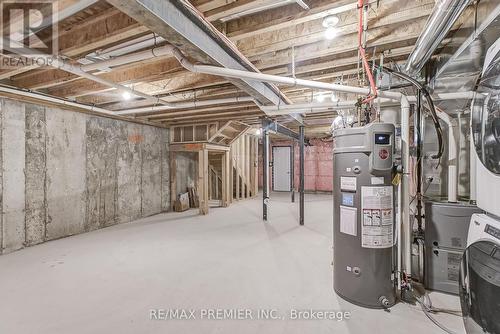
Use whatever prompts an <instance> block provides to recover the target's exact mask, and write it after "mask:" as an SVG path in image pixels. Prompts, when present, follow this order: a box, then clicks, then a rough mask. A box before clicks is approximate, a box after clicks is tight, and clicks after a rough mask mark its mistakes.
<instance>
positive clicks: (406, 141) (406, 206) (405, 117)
mask: <svg viewBox="0 0 500 334" xmlns="http://www.w3.org/2000/svg"><path fill="white" fill-rule="evenodd" d="M401 163H402V165H403V179H402V183H401V230H402V231H401V232H402V235H403V237H402V240H401V241H402V250H403V254H404V257H403V265H402V267H403V269H404V272H405V273H406V275H407V276H408V277H411V247H412V235H413V230H412V226H411V225H410V182H411V180H410V179H411V178H410V103H409V102H408V99H407V98H406V96H404V95H402V96H401Z"/></svg>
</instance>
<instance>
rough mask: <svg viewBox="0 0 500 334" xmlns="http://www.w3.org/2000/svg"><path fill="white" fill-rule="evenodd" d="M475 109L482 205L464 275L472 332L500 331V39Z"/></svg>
mask: <svg viewBox="0 0 500 334" xmlns="http://www.w3.org/2000/svg"><path fill="white" fill-rule="evenodd" d="M477 91H478V93H481V94H482V96H480V98H476V99H475V100H474V103H473V106H472V112H471V118H472V122H471V123H472V135H473V139H474V147H475V152H473V153H472V154H474V156H475V165H476V173H475V177H476V196H477V206H478V207H479V208H480V209H482V210H484V211H485V212H486V213H485V214H474V215H472V218H471V223H470V225H469V233H468V236H467V246H468V247H467V249H466V250H465V252H464V255H463V257H462V262H461V268H460V275H459V293H460V303H461V306H462V315H463V319H464V325H465V329H466V331H467V333H468V334H476V333H477V334H479V333H481V334H483V333H492V334H500V39H499V40H497V42H496V43H494V44H493V46H492V47H491V48H490V49H489V50H488V53H487V55H486V59H485V65H484V68H483V73H482V76H481V81H480V83H479V85H478V90H477Z"/></svg>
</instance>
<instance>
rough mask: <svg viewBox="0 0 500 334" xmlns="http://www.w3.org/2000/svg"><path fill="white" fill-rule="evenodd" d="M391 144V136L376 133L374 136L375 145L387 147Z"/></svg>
mask: <svg viewBox="0 0 500 334" xmlns="http://www.w3.org/2000/svg"><path fill="white" fill-rule="evenodd" d="M390 143H391V135H390V134H387V133H376V134H375V144H377V145H389V144H390Z"/></svg>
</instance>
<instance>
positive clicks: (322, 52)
mask: <svg viewBox="0 0 500 334" xmlns="http://www.w3.org/2000/svg"><path fill="white" fill-rule="evenodd" d="M425 22H426V19H425V18H421V19H417V20H413V21H411V22H405V23H402V24H400V25H396V26H384V27H381V28H375V29H371V30H369V31H368V34H367V43H368V44H367V45H368V54H369V52H370V51H371V50H373V48H377V49H379V48H382V49H384V50H387V49H390V48H392V47H394V48H400V47H404V46H409V45H412V44H414V43H415V41H416V39H417V38H418V36H420V32H421V31H422V29H423V27H424V25H425ZM356 50H357V34H350V35H347V36H342V37H340V38H338V39H336V40H335V41H328V40H323V41H319V42H315V43H311V44H307V45H303V46H299V47H297V48H296V49H295V52H296V55H297V56H296V61H297V62H301V61H306V60H312V59H315V58H319V57H326V56H332V55H335V54H339V53H345V52H353V51H356ZM250 59H251V60H252V61H254V62H255V64H256V65H257V66H258V67H259V68H271V67H277V66H283V65H287V64H290V61H291V51H290V50H281V51H278V52H275V53H273V55H272V57H262V56H256V57H250Z"/></svg>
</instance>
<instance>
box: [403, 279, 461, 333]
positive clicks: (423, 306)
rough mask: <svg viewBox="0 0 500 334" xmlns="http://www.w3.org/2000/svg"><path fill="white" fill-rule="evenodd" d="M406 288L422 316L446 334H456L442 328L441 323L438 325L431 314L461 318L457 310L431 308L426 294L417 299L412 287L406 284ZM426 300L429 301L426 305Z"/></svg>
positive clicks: (429, 299)
mask: <svg viewBox="0 0 500 334" xmlns="http://www.w3.org/2000/svg"><path fill="white" fill-rule="evenodd" d="M408 288H409V291H410V293H411V294H412V296H413V297H414V298H415V300H416V301H417V303H418V304H419V305H420V308H421V309H422V311H423V312H424V314H425V315H426V316H427V318H429V320H430V321H432V322H433V323H434V324H435V325H436V326H438V327H439V328H441V329H442V330H443V331H445V332H446V333H448V334H457V333H456V332H454V331H452V330H451V329H449V328H447V327H446V326H444V325H443V324H442V323H440V322H439V321H438V320H437V319H436V318H434V317H433V316H432V313H448V314H453V315H456V316H461V313H462V312H461V311H459V310H449V309H441V308H435V307H433V306H432V301H431V298H430V297H429V295H428V294H427V292H425V293H424V295H423V298H422V299H421V298H419V297H418V296H417V295H415V292H414V290H413V287H412V286H411V285H410V284H408ZM426 299H427V300H428V301H429V302H428V303H426Z"/></svg>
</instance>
